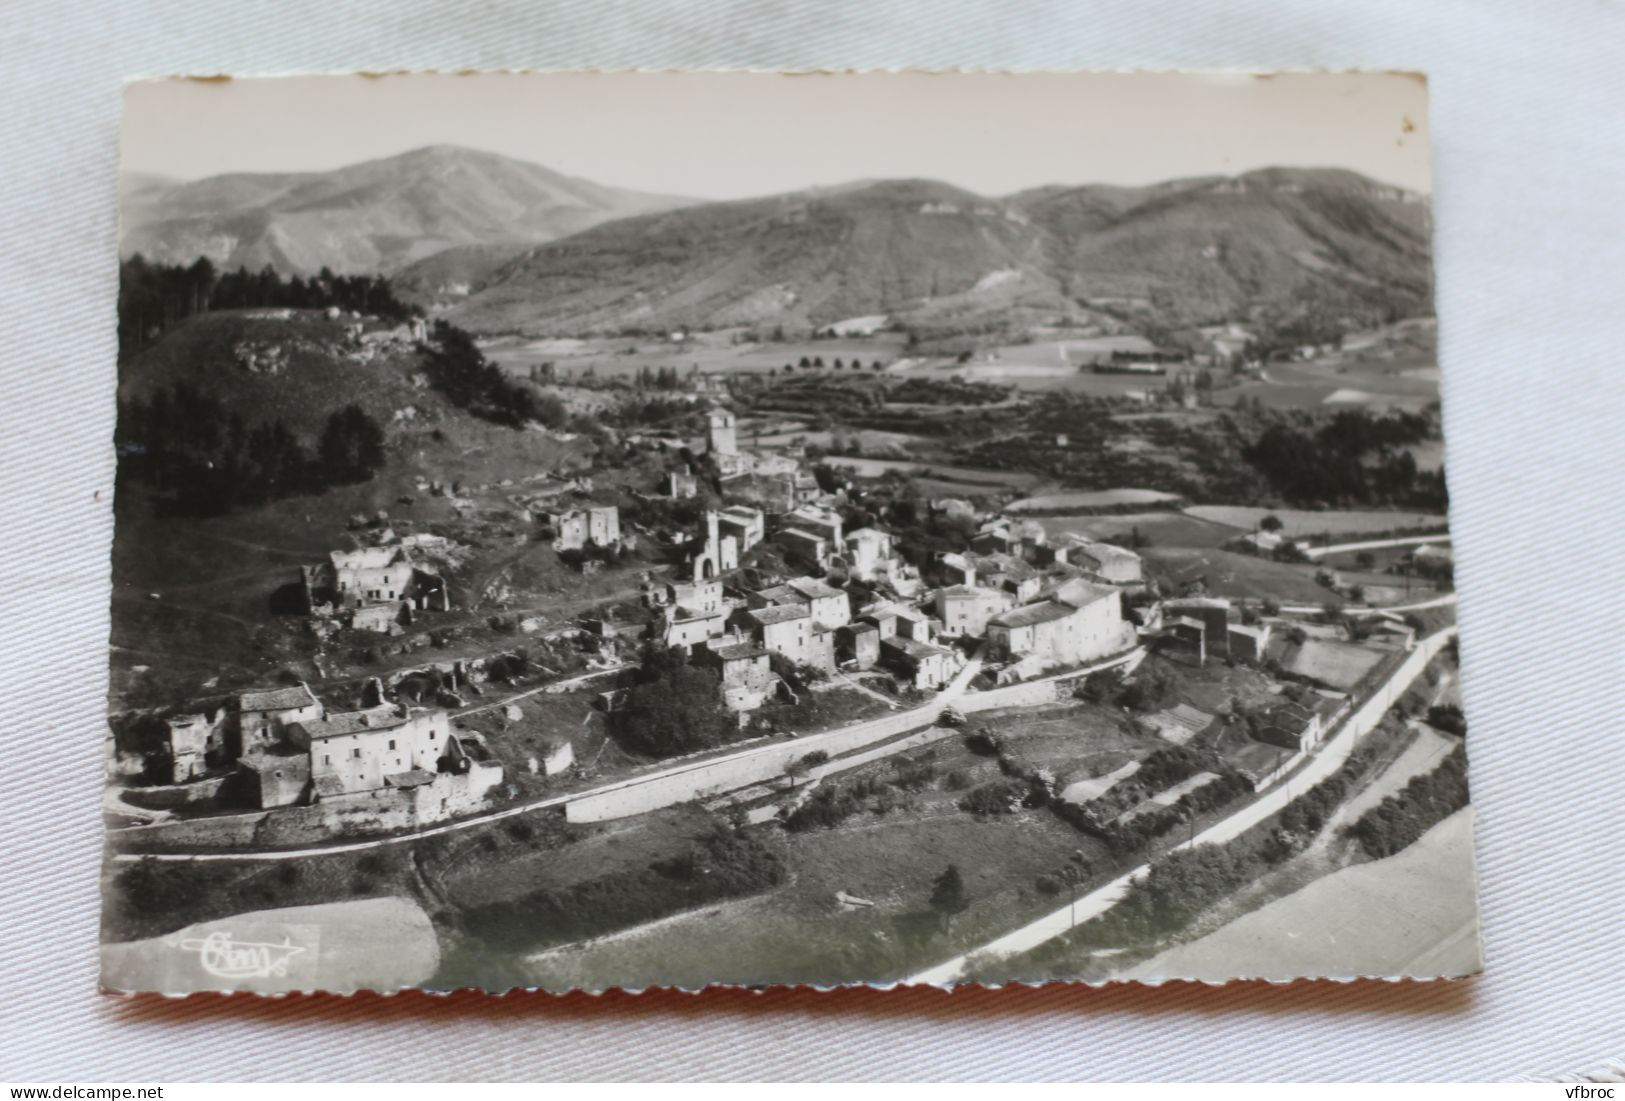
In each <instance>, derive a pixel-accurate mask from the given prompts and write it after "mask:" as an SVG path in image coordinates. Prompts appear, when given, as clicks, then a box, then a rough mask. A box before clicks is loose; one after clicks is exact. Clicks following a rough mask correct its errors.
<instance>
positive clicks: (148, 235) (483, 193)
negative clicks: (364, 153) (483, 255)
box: [120, 145, 692, 275]
mask: <svg viewBox="0 0 1625 1101" xmlns="http://www.w3.org/2000/svg"><path fill="white" fill-rule="evenodd" d="M691 201H692V200H688V199H684V198H680V197H676V196H668V195H655V194H650V193H646V192H641V191H633V190H629V189H625V188H615V187H609V186H607V185H604V184H598V183H595V182H593V181H591V180H587V179H583V178H581V177H576V176H569V175H565V174H564V173H561V172H556V171H554V170H553V169H550V168H546V167H544V166H542V165H538V164H534V163H531V162H529V161H521V160H516V159H514V158H511V157H506V156H503V155H501V154H497V153H487V152H484V151H481V150H474V149H467V148H464V147H462V146H455V145H430V146H424V147H422V148H419V149H413V150H409V151H407V152H405V153H400V154H396V155H394V156H389V157H381V158H376V159H373V160H368V161H361V162H358V163H356V164H352V165H346V166H344V167H342V168H338V169H333V170H331V171H327V172H294V173H241V172H239V173H226V174H222V175H217V176H209V177H204V178H203V179H199V180H189V181H178V182H174V183H173V184H171V185H170V186H167V187H166V186H163V185H162V184H161V183H156V184H155V183H154V182H153V179H152V178H151V177H144V178H143V177H136V176H132V177H127V178H126V180H125V181H121V211H120V215H121V217H120V254H121V255H123V256H125V257H129V256H131V255H134V254H135V253H141V254H142V255H144V256H146V257H147V258H148V259H149V260H155V261H161V262H166V263H190V262H191V261H192V260H194V259H196V258H197V257H199V256H207V257H208V258H209V259H210V260H211V261H212V262H213V263H214V264H215V265H216V266H217V267H223V268H237V267H247V268H249V269H251V270H254V269H258V268H260V267H263V266H264V265H266V264H270V265H271V266H273V267H275V268H277V269H278V270H279V271H281V272H283V273H284V274H290V275H312V274H315V273H316V272H317V271H319V270H320V269H321V268H323V267H327V268H330V269H332V270H333V271H336V272H339V273H346V274H359V273H376V272H383V273H388V272H391V271H394V270H396V269H398V268H400V267H402V266H403V265H405V264H409V263H411V262H413V261H415V260H419V259H423V258H424V257H427V256H430V255H433V254H434V253H436V252H439V251H442V250H444V249H446V248H452V247H458V246H465V245H473V244H483V243H496V242H507V243H512V242H515V241H524V242H532V243H534V242H541V241H547V240H553V239H556V238H558V237H562V236H566V235H568V234H571V233H575V232H578V231H579V230H581V229H584V228H587V227H589V226H592V225H596V224H598V223H599V222H602V221H606V220H609V219H612V218H618V217H623V216H625V215H628V214H634V213H641V212H645V211H650V210H664V209H670V208H673V207H676V206H680V205H683V204H685V203H688V202H691Z"/></svg>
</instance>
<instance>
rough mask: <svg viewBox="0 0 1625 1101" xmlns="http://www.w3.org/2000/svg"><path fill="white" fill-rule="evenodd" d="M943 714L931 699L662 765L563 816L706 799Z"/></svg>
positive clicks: (588, 816)
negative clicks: (822, 729)
mask: <svg viewBox="0 0 1625 1101" xmlns="http://www.w3.org/2000/svg"><path fill="white" fill-rule="evenodd" d="M941 713H942V704H940V703H936V702H931V703H927V704H925V705H924V706H921V707H917V708H914V709H913V710H910V711H904V712H900V713H898V714H895V715H885V716H882V717H881V718H878V719H871V720H869V721H868V722H865V723H859V724H858V725H856V726H848V727H842V728H841V729H839V730H831V731H828V732H826V733H823V734H810V735H808V736H806V737H804V738H792V739H790V740H788V741H783V742H778V743H775V744H773V745H767V746H762V747H761V748H759V749H753V750H747V751H746V752H744V753H738V754H734V755H732V756H729V757H723V758H720V759H718V760H715V761H699V762H696V763H694V764H692V765H681V766H678V767H677V768H672V769H665V770H663V771H661V772H658V773H655V774H654V775H651V776H643V777H636V778H634V779H631V780H627V781H625V782H624V783H622V784H619V785H617V786H615V787H612V788H608V789H599V790H598V791H594V792H591V793H589V794H587V795H584V796H582V797H581V798H579V799H572V800H570V801H569V802H567V803H565V804H564V816H565V818H566V819H567V820H568V821H571V822H602V821H604V820H606V819H610V818H625V817H627V816H628V815H633V814H642V813H644V812H646V811H651V810H658V809H659V808H661V807H669V806H671V805H672V804H673V803H686V802H688V801H689V800H692V799H708V798H711V797H712V796H716V795H721V794H723V793H724V792H729V791H734V790H736V789H738V788H742V787H748V786H750V785H751V784H759V783H762V782H763V781H764V780H771V779H774V778H776V777H779V776H783V775H784V773H785V769H787V768H788V767H789V766H790V765H791V764H792V763H793V762H795V761H798V760H800V759H801V758H803V757H805V756H806V755H807V754H809V753H812V752H814V751H815V750H822V751H823V752H825V753H828V754H829V755H830V756H831V757H834V756H837V755H839V754H842V753H850V752H851V751H852V750H854V749H861V748H863V747H864V746H868V745H873V744H874V743H876V742H881V741H885V740H886V739H887V738H893V737H896V736H897V735H899V734H903V733H905V732H907V731H910V730H918V729H921V728H923V727H927V726H930V725H931V724H933V723H934V722H936V720H937V717H938V716H939V715H940V714H941Z"/></svg>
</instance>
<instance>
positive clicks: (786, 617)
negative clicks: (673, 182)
mask: <svg viewBox="0 0 1625 1101" xmlns="http://www.w3.org/2000/svg"><path fill="white" fill-rule="evenodd" d="M745 618H746V620H747V622H749V623H750V624H751V626H752V630H753V632H754V633H755V635H756V637H757V638H758V639H759V640H760V641H761V644H762V646H763V647H764V648H765V649H767V650H769V651H770V652H772V653H775V654H780V655H782V656H784V657H785V658H788V659H789V660H790V661H793V662H795V663H796V664H798V665H811V666H813V667H814V668H817V669H823V670H825V671H826V672H827V671H829V670H832V669H834V668H835V630H834V628H824V627H821V626H820V625H819V624H818V622H817V621H816V620H814V619H813V617H812V609H811V608H810V607H809V606H808V605H806V604H800V603H795V604H775V605H772V606H770V607H766V608H754V609H752V610H750V611H748V612H746V613H745Z"/></svg>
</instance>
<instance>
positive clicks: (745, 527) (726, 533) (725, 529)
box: [717, 505, 767, 555]
mask: <svg viewBox="0 0 1625 1101" xmlns="http://www.w3.org/2000/svg"><path fill="white" fill-rule="evenodd" d="M717 529H718V532H719V533H720V534H721V535H722V536H723V537H724V538H726V537H730V536H731V537H732V538H733V540H734V543H735V545H736V546H737V548H738V553H739V554H741V555H742V554H744V553H746V552H747V551H749V550H750V549H751V548H752V547H754V546H756V545H757V544H759V543H761V541H762V540H763V539H765V538H767V519H766V518H765V517H764V516H763V515H762V510H761V509H759V508H748V507H746V506H744V505H730V506H728V507H727V508H725V509H723V510H722V511H721V512H720V513H719V514H718V515H717Z"/></svg>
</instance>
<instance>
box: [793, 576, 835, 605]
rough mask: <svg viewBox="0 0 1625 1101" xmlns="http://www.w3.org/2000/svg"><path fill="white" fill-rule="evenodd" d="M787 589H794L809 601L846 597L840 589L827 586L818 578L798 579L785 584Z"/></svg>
mask: <svg viewBox="0 0 1625 1101" xmlns="http://www.w3.org/2000/svg"><path fill="white" fill-rule="evenodd" d="M785 585H786V587H788V588H791V589H794V590H795V591H796V592H798V593H800V594H801V595H802V596H804V597H806V598H807V599H808V600H827V599H829V598H830V597H832V596H845V595H846V594H845V593H843V592H842V591H841V590H840V589H837V588H835V587H833V586H831V585H826V584H824V582H822V581H820V580H818V578H816V577H797V578H793V579H791V580H789V581H786V582H785Z"/></svg>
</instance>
